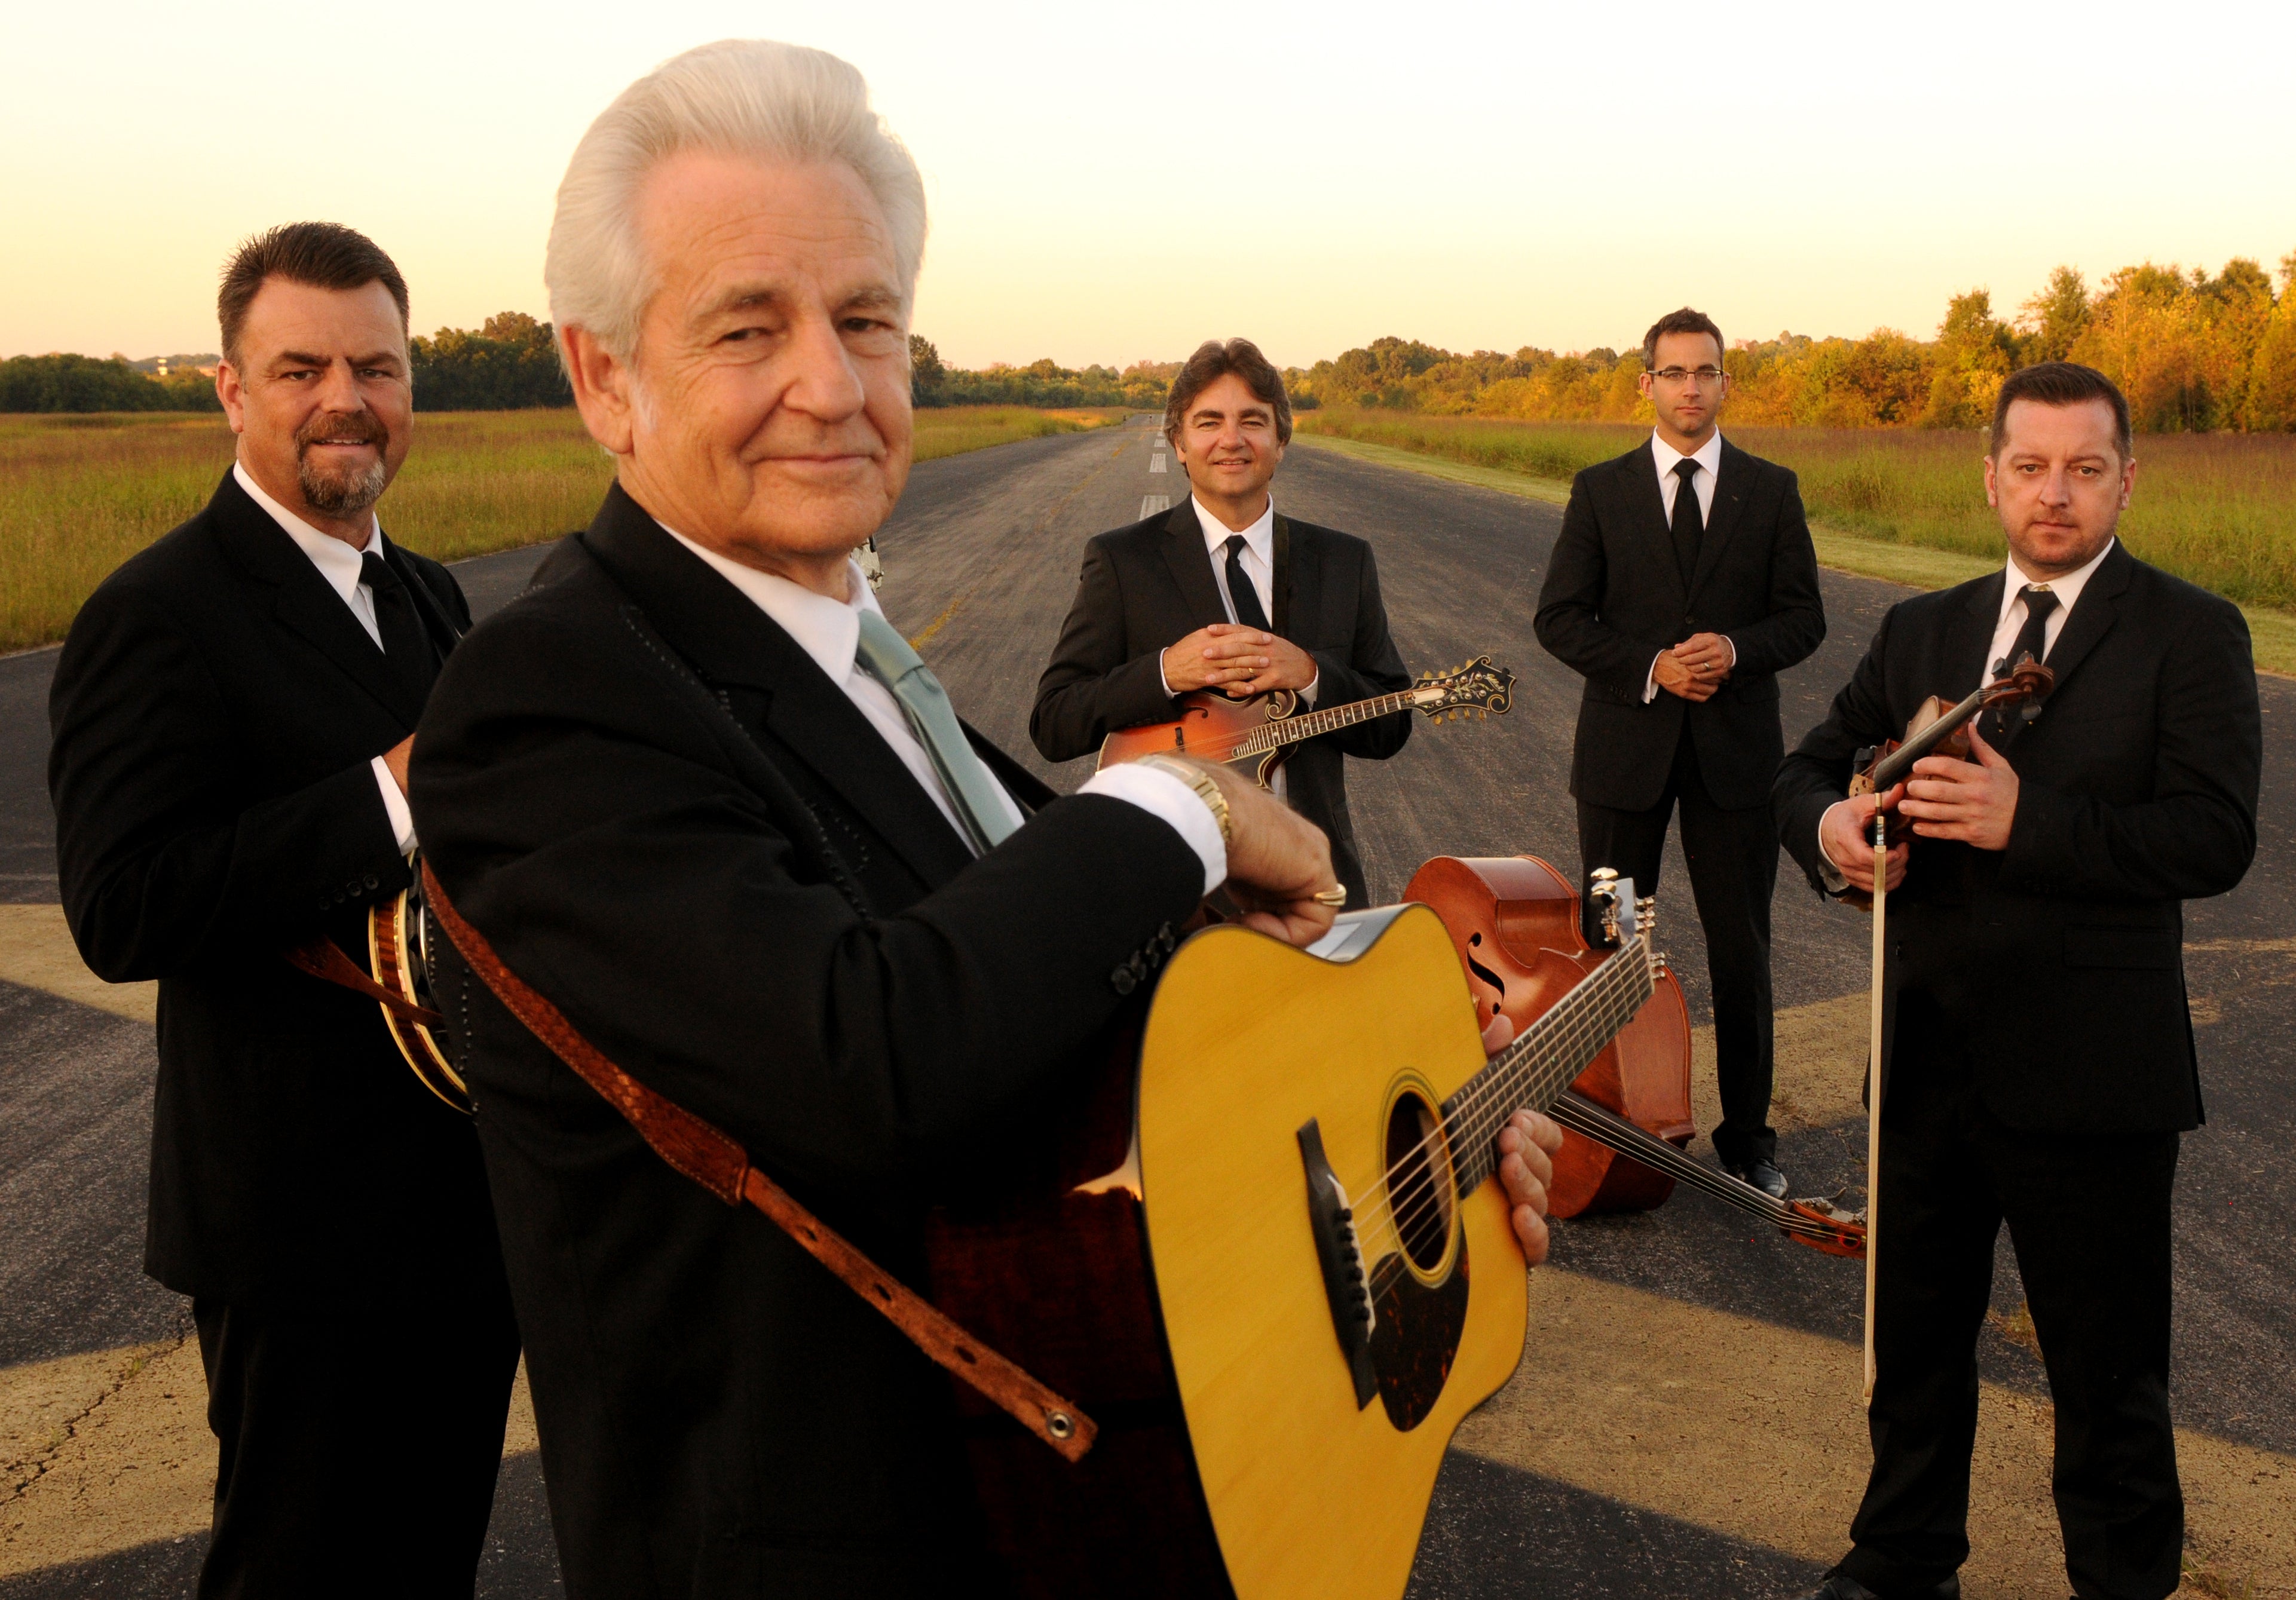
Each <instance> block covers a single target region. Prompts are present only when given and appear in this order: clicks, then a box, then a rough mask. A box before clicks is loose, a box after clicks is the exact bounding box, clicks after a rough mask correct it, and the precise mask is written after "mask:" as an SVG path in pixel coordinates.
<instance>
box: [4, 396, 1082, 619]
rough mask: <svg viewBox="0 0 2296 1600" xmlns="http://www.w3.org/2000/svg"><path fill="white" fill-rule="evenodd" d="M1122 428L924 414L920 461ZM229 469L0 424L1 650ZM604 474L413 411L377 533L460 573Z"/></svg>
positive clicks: (538, 434) (481, 418)
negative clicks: (408, 439) (466, 562)
mask: <svg viewBox="0 0 2296 1600" xmlns="http://www.w3.org/2000/svg"><path fill="white" fill-rule="evenodd" d="M1122 414H1123V413H1122V412H1121V411H1120V410H1119V411H1114V412H1111V413H1110V415H1109V416H1108V417H1103V416H1102V415H1101V414H1100V413H1098V412H1039V411H1031V410H1029V409H1028V408H1026V407H1022V406H952V407H948V408H946V409H943V410H937V411H923V412H918V413H917V431H916V459H917V460H919V461H932V460H935V459H937V458H939V457H940V456H946V455H956V454H961V453H964V452H965V451H969V450H980V449H985V448H987V447H988V446H990V445H1004V444H1010V443H1011V442H1013V440H1016V439H1029V438H1040V437H1043V436H1045V435H1046V434H1052V433H1072V432H1075V431H1077V430H1078V429H1085V428H1093V427H1097V426H1100V425H1101V424H1102V423H1103V421H1105V420H1120V418H1121V416H1122ZM231 460H232V435H231V430H230V429H228V428H227V427H226V426H225V423H224V420H223V419H222V418H221V417H219V416H215V415H212V414H207V415H201V414H191V415H184V414H180V413H171V412H116V413H108V414H101V415H93V416H73V415H42V416H0V650H12V649H26V648H28V647H29V646H33V645H39V644H47V643H51V642H53V641H55V640H58V639H61V638H62V637H63V634H64V631H65V630H66V629H67V628H69V627H70V625H71V619H72V617H73V616H75V615H77V614H78V610H79V607H80V603H81V602H82V601H83V600H86V598H87V596H88V595H89V593H90V592H93V591H94V588H95V586H96V585H97V584H100V583H102V581H103V579H104V577H105V576H107V575H108V574H110V573H111V570H112V568H114V567H118V566H119V564H120V562H122V561H124V560H126V559H127V558H128V557H129V556H132V555H134V554H135V552H136V551H139V550H142V549H143V547H144V546H145V545H147V544H149V543H152V540H154V539H156V538H158V537H159V536H160V535H162V534H164V533H166V532H167V531H168V529H169V528H171V527H175V526H176V524H177V523H179V522H181V521H183V520H184V518H187V517H189V516H191V515H192V513H193V512H194V511H196V510H199V509H200V507H201V506H203V505H205V504H206V503H207V502H208V497H209V495H211V494H214V493H215V487H216V484H217V481H218V480H219V479H220V478H222V476H223V474H224V472H225V470H226V469H228V468H229V467H230V465H231ZM613 476H614V469H613V462H612V460H611V458H610V457H609V456H607V454H606V453H604V452H603V451H602V450H600V449H599V448H598V447H597V446H596V445H594V444H592V443H591V441H590V437H589V436H588V435H587V434H586V433H585V432H583V430H582V422H581V419H580V418H579V417H578V416H577V415H576V414H575V413H574V412H572V411H570V410H568V411H515V412H419V413H417V414H416V416H415V419H414V445H413V448H412V449H411V450H409V452H408V453H407V457H406V467H405V469H403V470H401V472H400V473H399V475H398V480H397V481H396V482H394V483H393V484H392V485H391V486H390V493H389V495H387V496H386V497H385V498H384V500H383V502H382V515H383V522H384V525H385V526H386V527H389V530H390V536H391V537H392V538H393V539H396V540H398V542H399V543H403V544H405V545H406V547H407V548H408V549H410V550H416V551H422V553H423V554H424V555H428V556H435V557H437V558H438V559H440V560H458V559H462V558H463V557H465V556H475V555H484V554H486V553H487V552H488V551H497V550H508V549H511V548H512V547H514V546H516V545H521V544H531V543H535V542H536V541H537V540H542V539H552V538H555V537H557V536H558V535H561V534H563V533H565V532H566V531H567V530H569V529H570V528H577V527H585V526H586V525H587V524H588V522H589V520H590V518H591V516H592V515H593V514H594V512H595V511H596V510H597V509H598V500H599V497H600V496H601V495H603V494H604V493H605V491H606V486H607V485H608V484H609V483H611V481H612V480H613Z"/></svg>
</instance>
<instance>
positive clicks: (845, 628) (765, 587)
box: [656, 523, 884, 684]
mask: <svg viewBox="0 0 2296 1600" xmlns="http://www.w3.org/2000/svg"><path fill="white" fill-rule="evenodd" d="M656 526H658V527H660V528H661V531H662V532H663V533H665V534H668V535H669V536H670V537H671V538H673V539H675V540H676V541H677V542H678V543H680V544H683V545H684V546H685V548H686V549H688V550H690V551H693V553H694V554H695V555H697V556H699V557H700V558H701V559H702V561H703V562H704V563H706V564H707V565H708V566H709V569H710V570H711V571H713V572H715V573H716V574H717V576H719V577H722V578H724V579H725V580H726V582H727V583H729V584H733V585H734V588H736V589H738V590H740V591H741V592H742V593H743V594H745V595H747V596H748V597H749V599H750V602H751V603H752V604H754V605H755V606H756V607H757V608H758V610H760V611H763V612H764V613H765V614H766V615H767V616H770V617H772V618H773V619H774V621H775V622H776V623H778V624H780V625H781V630H782V632H783V633H787V634H788V635H789V636H790V637H791V639H794V640H795V641H797V647H798V649H801V650H803V651H804V652H805V653H806V654H807V655H808V656H810V657H813V663H814V665H816V666H818V667H819V668H821V670H822V673H823V674H824V676H826V677H827V678H828V679H829V681H830V682H832V683H836V684H842V683H843V682H845V680H846V679H848V678H849V677H851V676H852V675H853V657H854V652H855V651H856V650H857V649H859V648H860V644H861V613H862V612H864V611H874V612H876V613H877V614H878V615H879V616H883V615H884V608H882V607H881V606H879V605H878V604H877V595H876V592H875V591H873V590H872V589H871V588H870V587H869V580H868V579H867V578H865V577H864V576H862V575H861V568H860V567H858V566H857V564H855V563H854V562H853V561H852V560H851V559H847V561H846V563H845V574H846V584H847V592H848V594H849V596H850V598H849V599H847V600H832V599H830V598H829V597H828V596H827V595H825V594H817V593H816V592H814V591H812V590H810V589H808V588H807V587H806V586H805V585H804V584H793V583H791V581H790V580H789V579H787V578H785V577H780V576H775V574H773V573H770V572H759V571H758V569H757V568H756V567H744V566H742V563H741V562H739V561H735V560H732V559H728V558H726V557H725V556H721V555H719V554H718V553H717V551H714V550H709V549H706V548H705V547H703V546H701V545H700V544H696V543H694V542H693V540H691V539H689V538H687V537H686V536H685V535H684V534H681V533H679V532H678V531H677V530H676V528H674V527H669V526H668V524H666V523H657V525H656Z"/></svg>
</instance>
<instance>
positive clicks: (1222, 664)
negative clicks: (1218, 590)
mask: <svg viewBox="0 0 2296 1600" xmlns="http://www.w3.org/2000/svg"><path fill="white" fill-rule="evenodd" d="M1318 670H1319V669H1318V668H1317V667H1316V658H1315V657H1312V656H1310V655H1308V652H1307V651H1305V650H1303V649H1300V647H1299V646H1298V645H1296V644H1293V643H1292V641H1290V640H1288V639H1279V638H1277V637H1276V636H1275V634H1273V633H1265V632H1263V631H1261V630H1260V629H1259V628H1247V627H1245V626H1244V625H1243V624H1241V623H1233V622H1216V623H1214V624H1211V626H1210V627H1208V628H1198V629H1197V630H1196V631H1195V632H1194V633H1191V634H1189V635H1188V636H1187V637H1186V638H1185V639H1183V640H1182V641H1180V642H1179V643H1177V644H1176V645H1174V646H1173V647H1172V648H1171V649H1168V650H1166V651H1165V652H1164V682H1166V683H1168V684H1169V685H1170V686H1171V690H1172V692H1173V693H1174V694H1176V695H1178V694H1186V693H1187V692H1188V691H1189V690H1192V689H1218V690H1222V691H1224V692H1225V693H1226V694H1228V695H1231V696H1233V697H1234V698H1236V699H1239V700H1245V699H1250V698H1251V697H1252V696H1253V695H1259V694H1266V693H1267V692H1268V691H1269V690H1275V689H1305V688H1307V687H1308V685H1309V684H1310V683H1313V682H1315V681H1316V672H1317V671H1318Z"/></svg>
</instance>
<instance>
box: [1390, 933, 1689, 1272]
mask: <svg viewBox="0 0 2296 1600" xmlns="http://www.w3.org/2000/svg"><path fill="white" fill-rule="evenodd" d="M1632 948H1633V947H1632V946H1631V945H1629V946H1628V951H1631V950H1632ZM1628 951H1620V952H1619V954H1620V955H1624V954H1627V953H1628ZM1631 965H1632V964H1631V963H1628V964H1626V966H1625V967H1622V969H1621V970H1622V971H1626V970H1628V969H1629V968H1630V967H1631ZM1603 966H1604V967H1609V966H1610V963H1609V962H1608V961H1606V962H1605V963H1604V964H1603ZM1601 976H1603V973H1602V969H1599V968H1598V969H1597V971H1596V972H1595V973H1594V974H1592V975H1590V976H1588V978H1587V980H1585V984H1587V985H1592V984H1594V983H1595V980H1596V979H1598V978H1600V977H1601ZM1617 987H1618V986H1617V984H1615V983H1614V984H1612V985H1611V987H1610V989H1608V990H1606V991H1603V992H1595V993H1590V994H1588V996H1587V1001H1586V1003H1585V1004H1583V1005H1581V1006H1579V1007H1578V1008H1576V1010H1577V1013H1578V1014H1577V1015H1576V1016H1572V1017H1569V1018H1564V1017H1559V1016H1556V1013H1557V1012H1559V1011H1560V1010H1561V1009H1562V1005H1563V1004H1564V1003H1566V1002H1568V1001H1569V1000H1572V999H1573V998H1575V997H1577V996H1578V995H1579V993H1580V992H1581V991H1580V990H1577V989H1574V990H1573V991H1572V993H1571V995H1569V996H1566V997H1565V1000H1564V1001H1558V1002H1557V1004H1556V1005H1555V1006H1554V1008H1550V1009H1549V1010H1548V1012H1547V1013H1546V1016H1542V1017H1540V1018H1539V1019H1538V1021H1537V1022H1534V1023H1533V1024H1532V1029H1533V1030H1536V1029H1537V1028H1538V1025H1539V1024H1540V1023H1544V1022H1546V1021H1547V1020H1548V1019H1549V1018H1554V1020H1555V1021H1556V1022H1557V1023H1558V1024H1567V1025H1566V1026H1565V1028H1564V1031H1563V1032H1562V1036H1561V1037H1559V1038H1557V1039H1556V1040H1555V1041H1554V1044H1555V1045H1556V1046H1557V1047H1562V1046H1566V1045H1567V1046H1568V1047H1569V1048H1568V1049H1560V1048H1558V1049H1554V1050H1551V1051H1548V1052H1545V1053H1546V1055H1547V1056H1548V1057H1549V1059H1547V1060H1546V1061H1544V1062H1543V1063H1541V1064H1540V1065H1538V1068H1537V1069H1535V1071H1534V1072H1533V1073H1531V1074H1530V1077H1531V1078H1532V1079H1535V1080H1538V1085H1537V1087H1530V1086H1529V1084H1528V1083H1526V1090H1527V1092H1525V1093H1524V1094H1523V1095H1522V1096H1521V1099H1523V1100H1525V1101H1534V1102H1544V1103H1545V1104H1547V1105H1552V1103H1553V1102H1554V1098H1556V1097H1557V1096H1559V1095H1560V1094H1561V1093H1562V1090H1563V1089H1564V1088H1567V1087H1568V1085H1569V1082H1570V1080H1571V1079H1575V1078H1576V1077H1577V1076H1578V1074H1579V1073H1580V1072H1582V1071H1584V1070H1585V1067H1586V1065H1587V1062H1589V1061H1591V1060H1593V1059H1594V1058H1595V1057H1596V1056H1599V1055H1600V1054H1601V1053H1602V1051H1603V1048H1604V1047H1605V1046H1606V1045H1608V1044H1609V1043H1610V1041H1611V1040H1612V1039H1613V1038H1615V1037H1616V1036H1617V1033H1618V1032H1619V1031H1620V1028H1622V1027H1623V1026H1624V1025H1625V1024H1626V1023H1627V1022H1630V1021H1632V1020H1633V1017H1634V1015H1635V1013H1636V1012H1637V1011H1639V1010H1640V1009H1641V1007H1642V1004H1643V1001H1644V1000H1645V999H1647V996H1643V997H1639V998H1636V999H1635V1000H1633V1002H1632V1003H1631V1005H1628V1004H1625V1003H1622V1002H1623V1001H1624V998H1625V997H1623V996H1622V995H1620V993H1618V992H1617ZM1614 1018H1619V1019H1620V1020H1618V1021H1617V1024H1616V1025H1615V1026H1613V1025H1611V1023H1612V1020H1613V1019H1614ZM1589 1035H1593V1037H1589ZM1529 1038H1530V1033H1529V1032H1527V1033H1526V1035H1525V1042H1526V1043H1528V1042H1529ZM1590 1046H1591V1048H1589V1047H1590ZM1493 1065H1498V1063H1497V1061H1495V1062H1494V1063H1493ZM1486 1072H1488V1068H1487V1069H1486ZM1564 1073H1567V1074H1568V1076H1562V1074H1564ZM1477 1075H1478V1077H1481V1076H1484V1075H1485V1074H1483V1073H1479V1074H1477ZM1558 1077H1560V1078H1561V1082H1559V1083H1558V1082H1557V1079H1558ZM1503 1087H1504V1085H1500V1084H1494V1085H1488V1086H1486V1088H1485V1089H1484V1090H1481V1091H1479V1092H1481V1093H1484V1094H1488V1092H1491V1091H1492V1090H1497V1089H1503ZM1514 1098H1515V1097H1513V1096H1507V1097H1505V1098H1501V1099H1500V1100H1499V1102H1498V1105H1499V1106H1501V1107H1502V1108H1505V1109H1504V1116H1503V1117H1502V1118H1501V1121H1500V1122H1499V1123H1497V1124H1496V1125H1495V1124H1492V1123H1490V1122H1488V1121H1487V1120H1484V1118H1487V1117H1488V1113H1484V1114H1482V1116H1480V1117H1478V1116H1468V1117H1465V1118H1464V1121H1465V1122H1466V1124H1467V1128H1466V1129H1463V1130H1462V1133H1463V1135H1464V1137H1463V1138H1458V1139H1452V1140H1451V1141H1450V1143H1451V1147H1452V1149H1453V1151H1454V1155H1453V1173H1454V1178H1455V1182H1456V1188H1457V1192H1458V1194H1459V1195H1460V1196H1461V1197H1464V1196H1466V1195H1468V1194H1471V1193H1472V1192H1473V1190H1474V1189H1475V1188H1479V1187H1480V1185H1481V1184H1482V1182H1483V1180H1485V1179H1487V1178H1488V1177H1489V1176H1490V1175H1491V1174H1492V1172H1494V1171H1497V1164H1498V1163H1497V1157H1496V1155H1495V1154H1493V1153H1491V1152H1487V1151H1485V1150H1484V1148H1483V1147H1484V1145H1485V1143H1487V1142H1489V1141H1495V1140H1496V1139H1497V1131H1498V1127H1500V1126H1503V1125H1504V1117H1505V1116H1512V1115H1513V1108H1512V1102H1513V1099H1514ZM1466 1105H1467V1102H1466V1101H1464V1100H1463V1101H1462V1103H1461V1106H1460V1110H1459V1111H1455V1113H1454V1114H1453V1116H1452V1117H1451V1118H1447V1119H1446V1120H1445V1123H1444V1126H1443V1128H1442V1129H1439V1130H1438V1131H1437V1132H1438V1134H1439V1133H1441V1132H1442V1131H1444V1129H1447V1128H1448V1126H1449V1124H1450V1123H1451V1122H1457V1121H1461V1120H1463V1119H1462V1115H1461V1114H1462V1113H1463V1112H1464V1111H1465V1109H1466ZM1479 1124H1480V1129H1482V1130H1487V1131H1488V1138H1486V1137H1483V1136H1482V1135H1481V1134H1480V1133H1477V1132H1471V1131H1468V1130H1472V1129H1475V1128H1477V1127H1478V1125H1479ZM1436 1137H1437V1135H1436V1134H1431V1135H1430V1136H1428V1138H1427V1139H1423V1140H1422V1141H1421V1148H1422V1149H1423V1148H1425V1147H1427V1146H1429V1145H1430V1144H1431V1143H1433V1142H1434V1140H1435V1139H1436ZM1462 1149H1464V1150H1465V1151H1467V1152H1469V1154H1468V1155H1466V1157H1465V1159H1464V1161H1463V1160H1462V1158H1461V1156H1460V1155H1458V1154H1457V1152H1459V1151H1461V1150H1462ZM1415 1154H1417V1152H1416V1151H1415V1152H1412V1153H1408V1154H1406V1162H1407V1161H1409V1160H1410V1159H1411V1155H1415ZM1486 1158H1488V1165H1484V1164H1483V1163H1484V1161H1485V1159H1486ZM1400 1164H1403V1163H1398V1165H1400ZM1463 1166H1465V1167H1469V1168H1471V1169H1472V1172H1473V1176H1472V1181H1458V1180H1457V1176H1458V1171H1459V1169H1460V1168H1461V1167H1463ZM1434 1172H1435V1163H1434V1162H1433V1160H1432V1159H1430V1160H1429V1161H1428V1162H1426V1163H1423V1165H1421V1166H1419V1167H1418V1168H1416V1169H1415V1171H1413V1172H1412V1173H1411V1174H1410V1175H1409V1177H1410V1179H1411V1180H1414V1181H1411V1182H1410V1183H1408V1185H1407V1186H1406V1193H1407V1198H1406V1200H1405V1201H1404V1202H1403V1208H1402V1210H1400V1211H1399V1212H1398V1210H1396V1209H1395V1201H1394V1198H1393V1194H1392V1192H1391V1189H1390V1183H1391V1179H1392V1172H1391V1171H1390V1180H1389V1181H1385V1182H1382V1186H1381V1188H1382V1199H1384V1200H1385V1201H1386V1202H1387V1204H1388V1207H1389V1210H1388V1214H1387V1218H1386V1220H1387V1226H1388V1230H1389V1233H1390V1235H1391V1236H1392V1237H1393V1238H1394V1239H1395V1241H1396V1243H1397V1245H1398V1247H1404V1246H1405V1245H1406V1239H1405V1234H1406V1229H1407V1230H1408V1231H1409V1233H1410V1235H1411V1236H1412V1240H1413V1241H1414V1242H1423V1244H1424V1245H1427V1246H1429V1247H1430V1248H1429V1249H1428V1250H1427V1252H1426V1253H1437V1254H1439V1253H1440V1252H1439V1249H1434V1248H1432V1247H1433V1246H1439V1245H1441V1244H1442V1242H1443V1241H1442V1235H1441V1234H1440V1233H1436V1232H1434V1231H1433V1229H1434V1226H1439V1227H1441V1228H1442V1229H1444V1231H1447V1229H1448V1222H1449V1219H1448V1215H1447V1212H1445V1211H1444V1209H1443V1194H1442V1186H1441V1185H1440V1183H1439V1181H1438V1180H1436V1179H1435V1177H1434V1176H1433V1174H1434ZM1380 1220H1381V1212H1380V1203H1379V1202H1377V1201H1375V1202H1374V1204H1373V1205H1372V1206H1371V1207H1370V1208H1369V1209H1368V1210H1367V1211H1366V1212H1365V1220H1364V1221H1359V1222H1358V1225H1357V1226H1358V1230H1359V1231H1360V1230H1361V1229H1362V1228H1363V1227H1365V1226H1366V1225H1368V1226H1372V1227H1374V1228H1376V1226H1377V1224H1378V1223H1379V1221H1380Z"/></svg>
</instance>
